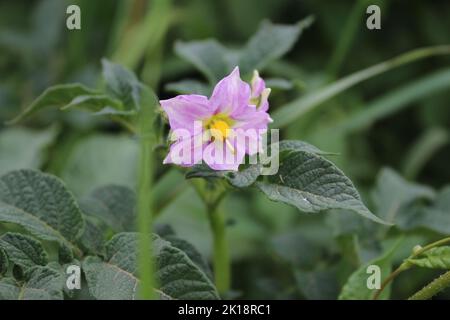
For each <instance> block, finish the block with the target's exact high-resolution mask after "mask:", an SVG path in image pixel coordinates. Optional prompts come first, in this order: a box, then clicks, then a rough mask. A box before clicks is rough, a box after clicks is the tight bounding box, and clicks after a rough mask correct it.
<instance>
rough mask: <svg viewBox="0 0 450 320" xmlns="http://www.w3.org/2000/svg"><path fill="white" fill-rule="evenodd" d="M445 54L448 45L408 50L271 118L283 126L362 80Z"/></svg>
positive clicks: (304, 97)
mask: <svg viewBox="0 0 450 320" xmlns="http://www.w3.org/2000/svg"><path fill="white" fill-rule="evenodd" d="M447 54H450V45H449V46H435V47H426V48H421V49H416V50H412V51H409V52H407V53H404V54H401V55H399V56H397V57H395V58H392V59H390V60H387V61H384V62H381V63H379V64H376V65H374V66H372V67H369V68H366V69H363V70H361V71H358V72H355V73H353V74H351V75H349V76H346V77H344V78H342V79H340V80H337V81H336V82H333V83H331V84H330V85H327V86H325V87H323V88H322V89H319V90H317V91H315V92H311V93H309V94H307V95H305V96H303V97H300V98H298V99H296V100H294V101H292V102H290V103H288V104H286V105H284V106H282V107H281V108H280V109H278V110H276V111H275V112H274V113H273V116H272V118H273V119H274V123H275V125H276V126H277V127H284V126H286V125H288V124H290V123H292V122H293V121H295V120H296V119H297V118H298V117H300V116H302V115H303V114H305V113H306V112H308V111H310V110H311V109H313V108H315V107H317V106H318V105H320V104H321V103H323V102H325V101H326V100H328V99H330V98H332V97H334V96H336V95H338V94H339V93H341V92H343V91H345V90H347V89H348V88H351V87H352V86H354V85H356V84H358V83H360V82H362V81H364V80H367V79H370V78H372V77H374V76H376V75H379V74H381V73H383V72H386V71H389V70H391V69H393V68H396V67H398V66H401V65H404V64H407V63H410V62H413V61H416V60H420V59H424V58H428V57H432V56H437V55H447Z"/></svg>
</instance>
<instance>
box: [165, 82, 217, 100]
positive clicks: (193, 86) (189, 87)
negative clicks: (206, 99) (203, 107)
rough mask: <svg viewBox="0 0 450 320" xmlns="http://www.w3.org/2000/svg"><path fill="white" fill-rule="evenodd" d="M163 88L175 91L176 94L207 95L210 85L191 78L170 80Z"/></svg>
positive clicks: (209, 92) (209, 91)
mask: <svg viewBox="0 0 450 320" xmlns="http://www.w3.org/2000/svg"><path fill="white" fill-rule="evenodd" d="M164 88H165V89H166V90H167V91H171V92H175V93H177V94H200V95H203V96H209V95H210V94H211V87H210V86H208V85H207V84H205V83H203V82H200V81H197V80H192V79H186V80H181V81H177V82H171V83H168V84H166V86H165V87H164Z"/></svg>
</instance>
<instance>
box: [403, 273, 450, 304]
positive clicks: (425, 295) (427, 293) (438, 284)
mask: <svg viewBox="0 0 450 320" xmlns="http://www.w3.org/2000/svg"><path fill="white" fill-rule="evenodd" d="M448 287H450V271H447V272H446V273H444V274H442V275H441V276H440V277H439V278H437V279H434V280H433V281H432V282H431V283H429V284H428V285H427V286H425V287H424V288H422V289H421V290H419V291H417V292H416V293H415V294H414V295H412V296H411V297H410V298H409V299H408V300H428V299H431V298H432V297H433V296H435V295H436V294H438V293H439V292H441V291H442V290H444V289H445V288H448Z"/></svg>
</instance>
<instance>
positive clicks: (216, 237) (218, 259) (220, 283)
mask: <svg viewBox="0 0 450 320" xmlns="http://www.w3.org/2000/svg"><path fill="white" fill-rule="evenodd" d="M208 217H209V222H210V225H211V230H212V233H213V245H214V259H213V266H214V281H215V284H216V287H217V290H218V291H219V293H220V294H221V295H223V294H225V293H227V292H228V291H229V290H230V282H231V270H230V253H229V249H228V242H227V237H226V222H225V215H224V213H223V212H222V211H220V210H218V208H217V206H212V207H209V208H208Z"/></svg>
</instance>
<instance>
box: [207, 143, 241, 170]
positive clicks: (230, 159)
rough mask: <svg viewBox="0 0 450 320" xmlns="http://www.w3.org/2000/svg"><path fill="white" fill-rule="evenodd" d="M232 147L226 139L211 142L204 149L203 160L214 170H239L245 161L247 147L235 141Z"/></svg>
mask: <svg viewBox="0 0 450 320" xmlns="http://www.w3.org/2000/svg"><path fill="white" fill-rule="evenodd" d="M232 148H233V149H231V148H230V147H229V146H227V144H226V143H225V141H223V142H217V141H216V142H211V143H210V144H208V145H207V146H206V147H205V148H204V150H203V160H204V161H205V162H206V164H207V165H208V166H209V167H210V168H211V169H213V170H232V171H238V168H239V165H240V164H241V163H243V162H244V157H245V147H243V146H240V145H237V144H236V143H234V144H233V145H232Z"/></svg>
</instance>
